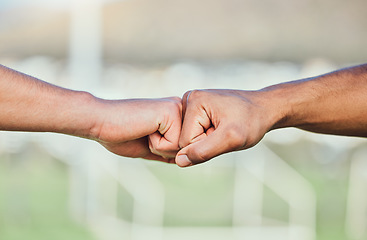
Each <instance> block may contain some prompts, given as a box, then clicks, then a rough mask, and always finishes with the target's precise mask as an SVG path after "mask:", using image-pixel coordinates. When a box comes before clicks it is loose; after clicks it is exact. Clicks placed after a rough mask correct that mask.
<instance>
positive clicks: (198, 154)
mask: <svg viewBox="0 0 367 240" xmlns="http://www.w3.org/2000/svg"><path fill="white" fill-rule="evenodd" d="M234 134H236V135H234ZM233 136H238V133H234V132H233V130H232V129H226V128H217V129H216V130H214V131H213V132H212V133H211V134H209V135H206V136H205V137H201V139H200V140H198V141H196V142H194V143H191V144H189V145H187V146H186V147H184V148H182V149H181V150H180V151H179V152H178V153H177V155H176V159H175V160H176V164H177V165H178V166H180V167H188V166H192V165H195V164H199V163H203V162H206V161H208V160H210V159H211V158H213V157H216V156H218V155H220V154H223V153H226V152H229V151H233V150H235V149H238V148H239V147H240V145H242V144H240V142H242V141H238V140H239V139H238V138H237V137H233Z"/></svg>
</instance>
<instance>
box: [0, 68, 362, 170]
mask: <svg viewBox="0 0 367 240" xmlns="http://www.w3.org/2000/svg"><path fill="white" fill-rule="evenodd" d="M0 109H1V112H0V130H5V131H34V132H56V133H62V134H68V135H73V136H78V137H83V138H87V139H92V140H95V141H97V142H99V143H100V144H102V145H103V146H104V147H105V148H106V149H108V150H109V151H111V152H113V153H115V154H118V155H121V156H127V157H138V158H145V159H152V160H159V161H163V162H168V163H176V164H177V165H178V166H180V167H187V166H192V165H195V164H199V163H203V162H206V161H208V160H210V159H212V158H214V157H216V156H218V155H220V154H223V153H227V152H231V151H237V150H243V149H247V148H250V147H253V146H254V145H256V144H257V143H258V142H259V141H260V140H261V139H262V138H263V137H264V135H265V134H266V133H267V132H269V131H271V130H273V129H277V128H285V127H296V128H300V129H303V130H307V131H312V132H316V133H324V134H336V135H345V136H358V137H367V64H365V65H360V66H355V67H352V68H347V69H341V70H339V71H336V72H332V73H329V74H325V75H322V76H318V77H314V78H309V79H302V80H298V81H293V82H286V83H282V84H277V85H274V86H269V87H266V88H264V89H261V90H258V91H244V90H223V89H222V90H215V89H212V90H194V91H189V92H187V93H185V94H184V96H183V98H182V100H181V99H179V98H177V97H172V98H161V99H127V100H105V99H100V98H96V97H94V96H93V95H91V94H90V93H87V92H81V91H73V90H69V89H65V88H61V87H58V86H54V85H51V84H49V83H46V82H43V81H41V80H38V79H36V78H33V77H31V76H28V75H25V74H23V73H19V72H16V71H14V70H11V69H9V68H6V67H4V66H1V65H0Z"/></svg>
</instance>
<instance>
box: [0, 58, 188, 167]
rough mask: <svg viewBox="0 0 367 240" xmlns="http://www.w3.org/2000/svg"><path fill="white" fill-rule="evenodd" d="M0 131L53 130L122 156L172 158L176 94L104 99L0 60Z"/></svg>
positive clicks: (176, 130)
mask: <svg viewBox="0 0 367 240" xmlns="http://www.w3.org/2000/svg"><path fill="white" fill-rule="evenodd" d="M0 109H1V112H0V130H6V131H32V132H56V133H63V134H68V135H73V136H78V137H83V138H87V139H92V140H95V141H97V142H99V143H101V144H102V145H103V146H104V147H105V148H106V149H108V150H109V151H111V152H113V153H115V154H118V155H121V156H127V157H139V158H145V159H153V160H159V161H164V162H174V157H175V155H176V153H177V151H178V150H179V147H178V139H179V136H180V131H181V113H182V111H181V109H182V107H181V99H180V98H177V97H175V98H163V99H129V100H104V99H99V98H96V97H94V96H93V95H91V94H89V93H87V92H80V91H72V90H69V89H65V88H61V87H58V86H54V85H51V84H49V83H46V82H43V81H41V80H38V79H36V78H33V77H31V76H28V75H25V74H23V73H19V72H17V71H14V70H11V69H9V68H6V67H4V66H1V65H0Z"/></svg>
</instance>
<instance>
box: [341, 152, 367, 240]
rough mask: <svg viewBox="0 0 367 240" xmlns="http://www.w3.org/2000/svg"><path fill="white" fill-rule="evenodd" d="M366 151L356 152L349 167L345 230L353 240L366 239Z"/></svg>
mask: <svg viewBox="0 0 367 240" xmlns="http://www.w3.org/2000/svg"><path fill="white" fill-rule="evenodd" d="M366 169H367V150H366V149H361V150H359V151H357V152H356V153H355V154H354V156H353V158H352V164H351V167H350V178H349V196H348V202H347V212H346V222H345V223H346V230H347V233H348V235H349V237H350V239H353V240H362V239H366V237H367V187H366V185H367V171H366Z"/></svg>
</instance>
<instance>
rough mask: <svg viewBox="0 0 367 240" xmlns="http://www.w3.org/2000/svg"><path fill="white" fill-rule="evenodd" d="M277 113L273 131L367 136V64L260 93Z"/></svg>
mask: <svg viewBox="0 0 367 240" xmlns="http://www.w3.org/2000/svg"><path fill="white" fill-rule="evenodd" d="M260 92H261V94H263V95H264V96H266V98H267V99H269V100H270V101H269V102H271V103H269V106H271V108H272V109H273V111H277V112H278V119H276V121H275V122H274V125H273V127H272V128H283V127H297V128H300V129H304V130H308V131H312V132H318V133H327V134H337V135H346V136H361V137H367V65H361V66H356V67H353V68H347V69H342V70H339V71H336V72H332V73H329V74H325V75H322V76H318V77H314V78H310V79H304V80H299V81H294V82H289V83H283V84H279V85H274V86H271V87H268V88H265V89H263V90H261V91H260Z"/></svg>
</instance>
